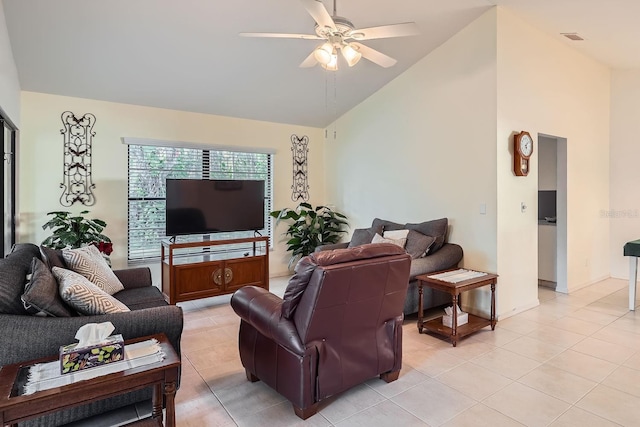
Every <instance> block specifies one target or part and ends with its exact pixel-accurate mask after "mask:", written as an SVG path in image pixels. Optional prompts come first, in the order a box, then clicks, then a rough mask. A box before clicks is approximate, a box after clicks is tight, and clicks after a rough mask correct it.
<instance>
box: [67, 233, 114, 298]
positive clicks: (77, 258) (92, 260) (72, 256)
mask: <svg viewBox="0 0 640 427" xmlns="http://www.w3.org/2000/svg"><path fill="white" fill-rule="evenodd" d="M62 257H63V258H64V260H65V262H66V263H67V266H68V267H69V268H70V269H71V270H73V271H75V272H76V273H80V274H82V275H83V276H84V277H86V278H87V279H89V281H90V282H91V283H93V284H94V285H96V286H97V287H99V288H100V289H102V290H103V291H105V292H106V293H108V294H109V295H113V294H115V293H117V292H120V291H121V290H123V289H124V286H123V285H122V282H120V280H118V278H117V277H116V275H115V274H114V273H113V270H111V268H109V265H108V264H107V261H106V260H105V259H104V257H103V256H102V254H101V253H100V251H99V250H98V248H96V247H95V245H87V246H83V247H81V248H77V249H63V251H62Z"/></svg>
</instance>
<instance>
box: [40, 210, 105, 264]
mask: <svg viewBox="0 0 640 427" xmlns="http://www.w3.org/2000/svg"><path fill="white" fill-rule="evenodd" d="M88 213H89V211H82V212H80V214H78V215H72V214H71V212H66V211H56V212H49V213H47V215H53V218H51V219H50V220H49V221H47V222H46V223H45V224H44V225H43V226H42V229H43V230H46V229H47V228H50V229H52V230H53V231H52V234H51V236H49V237H47V238H46V239H44V240H43V241H42V245H43V246H47V247H50V248H53V249H64V248H79V247H81V246H85V245H89V244H94V245H96V246H97V247H98V249H100V252H103V253H104V254H105V255H109V254H111V251H112V250H113V247H112V244H111V239H109V238H108V237H107V236H105V235H104V234H102V230H104V228H105V227H106V226H107V223H106V222H104V221H103V220H101V219H97V218H93V219H89V218H86V217H85V216H84V215H86V214H88Z"/></svg>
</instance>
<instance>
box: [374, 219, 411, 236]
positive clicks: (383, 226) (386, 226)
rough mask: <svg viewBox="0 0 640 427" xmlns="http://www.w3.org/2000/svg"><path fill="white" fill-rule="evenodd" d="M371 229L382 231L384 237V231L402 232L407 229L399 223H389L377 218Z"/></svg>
mask: <svg viewBox="0 0 640 427" xmlns="http://www.w3.org/2000/svg"><path fill="white" fill-rule="evenodd" d="M371 228H374V229H380V230H381V231H380V232H379V234H380V235H382V231H389V230H402V229H403V228H407V227H405V226H404V225H402V224H398V223H397V222H392V221H387V220H386V219H380V218H375V219H374V220H373V222H372V223H371Z"/></svg>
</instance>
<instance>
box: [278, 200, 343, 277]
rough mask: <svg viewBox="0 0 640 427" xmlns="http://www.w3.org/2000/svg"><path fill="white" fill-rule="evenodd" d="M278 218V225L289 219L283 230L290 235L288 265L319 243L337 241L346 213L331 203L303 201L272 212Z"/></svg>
mask: <svg viewBox="0 0 640 427" xmlns="http://www.w3.org/2000/svg"><path fill="white" fill-rule="evenodd" d="M270 215H271V216H272V217H274V218H276V225H278V224H279V223H280V221H282V220H288V221H290V224H289V228H287V231H286V232H285V233H284V234H285V236H288V237H289V240H287V243H286V244H287V251H291V259H290V260H289V269H290V270H291V269H292V267H293V266H294V265H295V263H296V262H297V261H298V260H299V259H300V258H302V257H304V256H307V255H309V254H311V253H312V252H313V251H314V250H315V249H316V248H317V247H318V246H321V245H328V244H332V243H338V241H339V240H340V237H341V234H342V233H346V232H347V231H346V230H344V229H343V227H344V226H345V225H347V221H346V219H347V217H346V216H344V215H343V214H341V213H339V212H335V211H333V210H332V209H331V208H330V207H328V206H317V207H315V208H314V207H313V206H311V205H310V204H309V203H300V204H299V205H298V206H297V207H296V208H295V209H289V208H285V209H282V210H278V211H273V212H271V214H270Z"/></svg>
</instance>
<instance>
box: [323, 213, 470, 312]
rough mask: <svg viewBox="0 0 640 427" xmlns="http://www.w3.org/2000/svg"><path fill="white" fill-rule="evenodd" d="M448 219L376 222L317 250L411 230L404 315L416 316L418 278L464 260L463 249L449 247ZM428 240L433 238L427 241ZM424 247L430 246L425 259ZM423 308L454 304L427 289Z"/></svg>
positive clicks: (367, 240) (357, 243)
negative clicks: (410, 256)
mask: <svg viewBox="0 0 640 427" xmlns="http://www.w3.org/2000/svg"><path fill="white" fill-rule="evenodd" d="M448 222H449V221H448V219H447V218H440V219H436V220H432V221H425V222H421V223H407V224H399V223H396V222H392V221H387V220H383V219H379V218H376V219H374V220H373V222H372V223H371V227H370V228H367V229H357V230H354V232H353V235H352V237H351V241H350V242H346V243H337V244H334V245H323V246H320V247H319V248H317V249H316V250H318V251H322V250H330V249H339V248H346V247H353V246H358V245H361V244H364V243H371V241H372V240H373V238H374V236H375V235H376V234H378V235H380V236H382V235H383V234H384V232H385V231H396V230H410V233H411V234H410V235H409V236H408V240H407V243H406V246H405V249H406V250H407V252H409V253H410V254H411V255H412V260H411V271H410V277H409V289H408V291H407V298H406V300H405V303H404V309H403V311H404V314H405V315H407V314H413V313H416V312H417V311H418V287H417V283H418V281H417V280H416V276H418V275H420V274H425V273H432V272H434V271H440V270H446V269H449V268H455V267H457V266H458V263H459V262H460V261H461V260H462V255H463V252H462V247H460V246H459V245H456V244H454V243H447V233H448V227H449V225H448ZM425 236H427V237H431V239H426V238H425ZM424 245H427V250H426V255H423V254H424V249H423V248H424ZM423 296H424V308H425V309H428V308H432V307H437V306H440V305H443V304H451V296H450V295H448V294H445V293H444V292H440V291H437V290H433V289H431V288H424V291H423Z"/></svg>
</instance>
